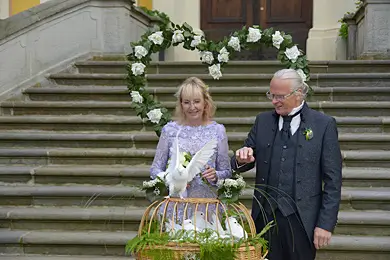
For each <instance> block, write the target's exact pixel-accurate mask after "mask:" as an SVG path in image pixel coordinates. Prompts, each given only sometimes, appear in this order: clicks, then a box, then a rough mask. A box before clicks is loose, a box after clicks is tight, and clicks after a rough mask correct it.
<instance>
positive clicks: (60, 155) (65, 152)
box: [0, 148, 155, 165]
mask: <svg viewBox="0 0 390 260" xmlns="http://www.w3.org/2000/svg"><path fill="white" fill-rule="evenodd" d="M154 154H155V149H126V148H118V149H116V148H98V149H97V148H92V149H85V148H57V149H56V148H51V149H42V148H31V149H27V148H15V149H7V148H4V149H3V148H0V164H18V165H48V164H81V165H85V164H87V165H91V164H105V165H109V164H112V165H115V164H124V165H134V164H151V163H152V161H153V157H154Z"/></svg>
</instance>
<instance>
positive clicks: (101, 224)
mask: <svg viewBox="0 0 390 260" xmlns="http://www.w3.org/2000/svg"><path fill="white" fill-rule="evenodd" d="M145 209H146V208H144V207H109V208H103V207H94V208H77V207H23V206H17V207H1V208H0V223H1V228H7V229H9V230H41V231H44V230H46V231H49V230H57V231H59V230H63V231H82V230H85V231H138V228H139V223H140V221H141V218H142V216H143V213H144V211H145ZM335 234H338V235H366V236H390V214H389V212H387V211H340V212H339V215H338V224H337V227H336V230H335Z"/></svg>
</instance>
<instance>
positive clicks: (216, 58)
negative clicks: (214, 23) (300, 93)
mask: <svg viewBox="0 0 390 260" xmlns="http://www.w3.org/2000/svg"><path fill="white" fill-rule="evenodd" d="M144 11H145V12H146V13H147V14H149V15H150V16H154V17H157V18H158V22H157V24H156V25H155V26H154V27H153V28H151V29H149V30H148V31H147V32H146V33H145V34H144V35H142V36H141V39H140V40H139V41H138V42H132V43H131V46H132V48H133V52H132V53H131V54H129V55H128V56H127V58H128V61H129V65H128V66H127V71H128V76H127V83H128V89H129V91H130V95H131V97H132V106H133V108H134V109H135V111H136V112H137V115H138V116H139V117H141V118H142V119H147V121H148V122H150V123H151V124H153V126H154V130H155V132H156V133H157V135H158V136H159V135H160V133H161V129H162V127H163V126H164V125H165V124H166V123H168V122H169V121H170V120H171V114H170V113H169V111H168V110H167V109H166V108H164V107H163V106H162V105H161V104H160V103H159V102H158V101H156V100H154V98H153V96H152V95H150V94H149V92H148V91H147V89H146V88H145V86H146V77H145V75H146V69H147V66H148V65H149V64H150V62H151V55H152V54H153V53H156V52H159V51H161V50H165V49H167V48H169V47H170V46H171V45H173V46H177V45H179V44H183V47H184V48H185V49H187V50H198V51H199V53H200V59H201V61H202V63H204V64H206V65H207V66H208V70H209V74H210V75H211V76H212V77H213V79H216V80H218V79H219V78H221V77H222V68H223V66H224V65H225V64H227V63H228V61H229V59H230V58H231V57H232V55H234V53H235V52H240V51H241V50H246V49H257V48H259V47H260V46H261V45H264V46H266V47H270V46H273V47H275V48H277V49H278V50H279V51H278V55H277V58H278V60H280V61H281V63H282V64H283V65H284V66H285V67H286V68H292V69H295V70H296V71H297V73H298V74H299V75H300V76H301V77H302V79H303V80H304V81H308V80H309V77H310V76H309V75H310V71H309V67H308V62H307V59H306V56H305V55H303V52H302V51H301V50H299V49H298V47H297V46H296V45H295V44H294V43H293V42H292V37H291V36H290V35H288V34H285V33H284V32H280V31H274V29H273V28H268V29H265V30H263V31H262V30H261V29H260V28H259V27H258V26H252V27H249V28H246V27H244V28H242V29H241V30H239V31H236V32H234V33H233V34H232V35H231V36H230V37H225V38H224V39H223V40H222V41H220V42H217V43H215V42H213V41H207V40H206V39H205V38H204V36H203V35H201V34H197V33H195V32H194V31H193V29H192V27H191V26H190V25H188V24H187V23H184V24H183V25H182V26H179V25H177V24H174V23H173V22H171V20H170V18H169V17H168V16H167V15H166V14H165V13H161V12H158V11H150V10H147V9H144Z"/></svg>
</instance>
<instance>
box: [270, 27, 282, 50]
mask: <svg viewBox="0 0 390 260" xmlns="http://www.w3.org/2000/svg"><path fill="white" fill-rule="evenodd" d="M283 41H284V38H283V36H282V35H281V34H280V32H279V31H276V32H275V33H274V34H272V43H273V45H274V46H275V47H276V48H277V49H279V48H280V44H282V42H283Z"/></svg>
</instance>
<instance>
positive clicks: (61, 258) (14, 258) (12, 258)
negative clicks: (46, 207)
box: [0, 254, 135, 260]
mask: <svg viewBox="0 0 390 260" xmlns="http://www.w3.org/2000/svg"><path fill="white" fill-rule="evenodd" d="M0 257H1V259H2V260H79V259H87V260H88V259H98V260H99V259H104V260H124V259H127V260H135V258H133V257H129V256H98V255H90V256H88V255H72V256H71V255H35V254H34V255H31V254H28V255H0Z"/></svg>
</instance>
